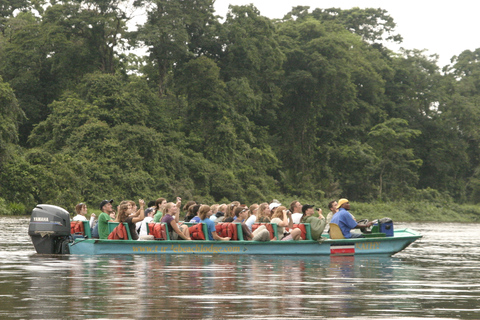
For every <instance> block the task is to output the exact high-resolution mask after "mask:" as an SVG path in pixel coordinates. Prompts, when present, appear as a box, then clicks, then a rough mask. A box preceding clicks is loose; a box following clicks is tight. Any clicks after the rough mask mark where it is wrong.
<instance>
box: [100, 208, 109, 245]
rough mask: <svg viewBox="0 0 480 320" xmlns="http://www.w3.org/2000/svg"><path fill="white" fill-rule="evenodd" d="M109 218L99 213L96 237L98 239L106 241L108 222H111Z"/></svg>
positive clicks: (103, 213)
mask: <svg viewBox="0 0 480 320" xmlns="http://www.w3.org/2000/svg"><path fill="white" fill-rule="evenodd" d="M111 220H112V217H110V216H109V215H108V214H106V213H105V212H102V213H100V216H99V217H98V237H99V239H107V238H108V235H109V234H110V231H109V230H108V221H111Z"/></svg>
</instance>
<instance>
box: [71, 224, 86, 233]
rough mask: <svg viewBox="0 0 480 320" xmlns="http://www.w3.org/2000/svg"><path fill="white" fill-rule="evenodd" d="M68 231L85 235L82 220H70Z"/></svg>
mask: <svg viewBox="0 0 480 320" xmlns="http://www.w3.org/2000/svg"><path fill="white" fill-rule="evenodd" d="M70 233H71V234H81V235H85V228H84V226H83V222H82V221H70Z"/></svg>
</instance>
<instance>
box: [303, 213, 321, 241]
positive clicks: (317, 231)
mask: <svg viewBox="0 0 480 320" xmlns="http://www.w3.org/2000/svg"><path fill="white" fill-rule="evenodd" d="M302 223H310V229H311V230H312V239H313V240H318V239H320V237H321V236H322V233H323V230H324V229H325V225H326V222H325V218H323V219H318V217H314V216H310V217H306V218H303V219H302Z"/></svg>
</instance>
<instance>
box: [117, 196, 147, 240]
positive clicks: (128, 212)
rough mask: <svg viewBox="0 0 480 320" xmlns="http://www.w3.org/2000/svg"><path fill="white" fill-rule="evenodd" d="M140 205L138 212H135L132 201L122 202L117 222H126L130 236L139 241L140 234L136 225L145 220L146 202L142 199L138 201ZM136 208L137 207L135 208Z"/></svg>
mask: <svg viewBox="0 0 480 320" xmlns="http://www.w3.org/2000/svg"><path fill="white" fill-rule="evenodd" d="M138 202H139V203H140V209H138V211H137V212H133V208H134V207H133V206H132V204H131V202H130V201H122V202H121V203H120V206H119V208H118V215H117V219H115V222H120V223H123V222H126V223H128V228H129V229H130V235H131V236H132V240H138V233H137V227H136V223H137V222H140V221H142V220H143V218H144V217H145V216H144V210H143V207H144V206H145V201H143V200H142V199H140V200H138ZM135 207H136V206H135Z"/></svg>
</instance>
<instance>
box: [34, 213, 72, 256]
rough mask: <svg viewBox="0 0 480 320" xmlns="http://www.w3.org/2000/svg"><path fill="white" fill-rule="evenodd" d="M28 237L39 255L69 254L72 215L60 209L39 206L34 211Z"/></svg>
mask: <svg viewBox="0 0 480 320" xmlns="http://www.w3.org/2000/svg"><path fill="white" fill-rule="evenodd" d="M28 235H29V236H30V237H31V238H32V242H33V246H34V247H35V250H37V253H47V254H66V253H69V249H68V242H69V237H70V215H69V214H68V212H67V211H66V210H65V209H62V208H60V207H57V206H52V205H49V204H39V205H37V206H36V207H35V209H33V211H32V217H31V219H30V225H29V227H28Z"/></svg>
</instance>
